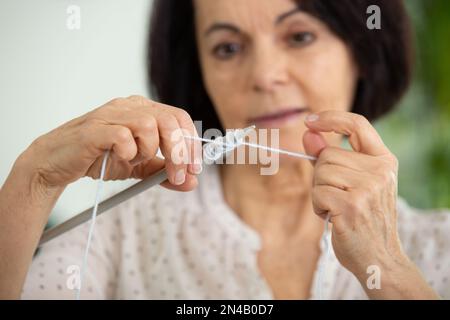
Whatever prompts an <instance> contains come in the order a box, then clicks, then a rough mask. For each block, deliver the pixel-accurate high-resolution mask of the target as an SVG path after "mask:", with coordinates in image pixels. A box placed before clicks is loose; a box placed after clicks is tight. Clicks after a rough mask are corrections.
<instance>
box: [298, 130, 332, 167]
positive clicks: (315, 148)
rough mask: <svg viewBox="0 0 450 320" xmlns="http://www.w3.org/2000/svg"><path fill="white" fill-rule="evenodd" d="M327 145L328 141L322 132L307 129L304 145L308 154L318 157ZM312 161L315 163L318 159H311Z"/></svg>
mask: <svg viewBox="0 0 450 320" xmlns="http://www.w3.org/2000/svg"><path fill="white" fill-rule="evenodd" d="M326 146H327V143H326V141H325V139H324V138H323V136H322V135H321V134H320V133H318V132H314V131H311V130H307V131H306V132H305V133H304V134H303V147H304V149H305V152H306V154H308V155H311V156H313V157H316V158H318V157H319V155H320V153H321V152H322V150H323V149H324V148H326ZM311 163H312V164H313V165H314V164H315V163H316V161H312V160H311Z"/></svg>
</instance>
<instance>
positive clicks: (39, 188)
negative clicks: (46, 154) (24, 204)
mask: <svg viewBox="0 0 450 320" xmlns="http://www.w3.org/2000/svg"><path fill="white" fill-rule="evenodd" d="M8 180H9V181H10V184H11V186H12V187H13V188H20V192H21V194H22V195H23V196H24V197H26V198H27V199H28V200H29V202H30V203H33V204H37V205H39V206H42V207H46V204H48V205H49V206H50V208H49V210H51V208H52V207H53V205H54V203H55V202H56V201H57V199H58V198H59V196H60V195H61V193H62V192H63V191H64V189H65V187H60V186H58V187H55V186H50V185H48V184H47V183H46V180H45V178H44V176H43V175H42V173H41V172H40V170H39V165H38V163H37V162H36V156H34V150H33V149H32V147H29V148H28V149H27V150H25V151H24V152H23V153H22V154H21V155H20V156H19V157H18V158H17V159H16V161H15V162H14V165H13V167H12V170H11V173H10V175H9V177H8V179H7V181H8Z"/></svg>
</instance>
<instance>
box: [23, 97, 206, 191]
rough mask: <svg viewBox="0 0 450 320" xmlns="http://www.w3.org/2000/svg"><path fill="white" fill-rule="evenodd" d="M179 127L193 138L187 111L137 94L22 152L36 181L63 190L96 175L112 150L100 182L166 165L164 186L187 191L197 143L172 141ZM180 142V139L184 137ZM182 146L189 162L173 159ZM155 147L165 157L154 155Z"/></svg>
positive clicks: (193, 181)
mask: <svg viewBox="0 0 450 320" xmlns="http://www.w3.org/2000/svg"><path fill="white" fill-rule="evenodd" d="M177 129H182V130H183V131H184V132H188V133H189V134H190V135H191V136H197V132H196V129H195V126H194V124H193V122H192V119H191V118H190V116H189V114H188V113H187V112H186V111H184V110H182V109H179V108H175V107H171V106H168V105H163V104H160V103H157V102H154V101H151V100H148V99H146V98H144V97H141V96H131V97H129V98H117V99H114V100H112V101H110V102H108V103H106V104H105V105H103V106H101V107H99V108H97V109H95V110H93V111H91V112H89V113H87V114H85V115H83V116H81V117H79V118H76V119H73V120H71V121H69V122H67V123H66V124H64V125H62V126H60V127H58V128H56V129H54V130H52V131H51V132H49V133H47V134H45V135H43V136H41V137H39V138H38V139H36V140H35V141H34V142H33V143H32V144H31V145H30V147H29V148H28V149H27V150H26V151H25V152H24V153H23V154H22V155H21V157H22V158H25V161H26V163H28V164H29V165H30V166H32V168H33V170H32V172H33V173H34V174H36V175H37V176H38V177H39V181H40V183H42V184H43V185H44V186H45V187H48V188H53V187H55V188H64V187H65V186H67V185H68V184H69V183H71V182H74V181H76V180H78V179H80V178H82V177H85V176H89V177H92V178H98V177H99V175H100V169H101V164H102V161H103V157H104V154H105V151H106V150H111V156H110V159H109V160H108V162H107V167H106V172H105V180H117V179H121V180H122V179H128V178H136V179H144V178H146V177H147V176H149V175H151V174H153V173H154V172H156V171H158V170H160V169H161V168H163V167H164V166H165V167H166V170H167V174H168V181H166V182H164V183H163V185H164V186H166V187H168V188H171V189H175V190H179V191H188V190H192V189H193V188H195V186H196V185H197V178H196V176H195V175H197V174H199V173H200V172H201V155H202V148H201V144H200V142H197V141H192V140H188V139H181V137H180V139H178V140H174V139H172V138H173V136H172V133H173V132H174V130H177ZM183 140H184V141H183ZM180 143H184V144H185V145H183V146H181V149H182V150H187V156H188V157H189V163H186V162H181V161H180V159H173V156H172V150H173V148H174V147H176V146H177V148H178V149H180V145H179V144H180ZM158 148H160V149H161V152H162V154H163V156H164V157H165V160H163V159H160V158H157V157H156V153H157V151H158Z"/></svg>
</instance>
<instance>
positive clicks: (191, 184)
mask: <svg viewBox="0 0 450 320" xmlns="http://www.w3.org/2000/svg"><path fill="white" fill-rule="evenodd" d="M161 186H163V187H164V188H167V189H169V190H175V191H181V192H187V191H192V190H194V189H195V188H196V187H197V186H198V178H197V176H195V175H191V174H189V173H188V174H187V175H186V180H185V181H184V183H183V184H181V185H179V186H174V185H173V184H171V183H169V181H165V182H163V183H161Z"/></svg>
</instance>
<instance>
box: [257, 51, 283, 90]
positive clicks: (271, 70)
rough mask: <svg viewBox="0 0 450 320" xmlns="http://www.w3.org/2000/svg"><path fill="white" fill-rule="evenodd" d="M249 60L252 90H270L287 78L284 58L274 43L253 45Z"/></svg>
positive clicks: (280, 84)
mask: <svg viewBox="0 0 450 320" xmlns="http://www.w3.org/2000/svg"><path fill="white" fill-rule="evenodd" d="M250 61H251V77H252V85H253V90H255V91H258V92H272V91H273V90H275V89H276V88H277V87H278V86H282V85H284V84H286V83H287V82H288V80H289V75H288V70H287V65H286V58H285V57H284V55H283V53H282V52H280V51H279V50H278V49H277V48H274V44H271V43H266V44H264V45H259V46H258V47H254V52H253V56H252V57H251V58H250Z"/></svg>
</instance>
